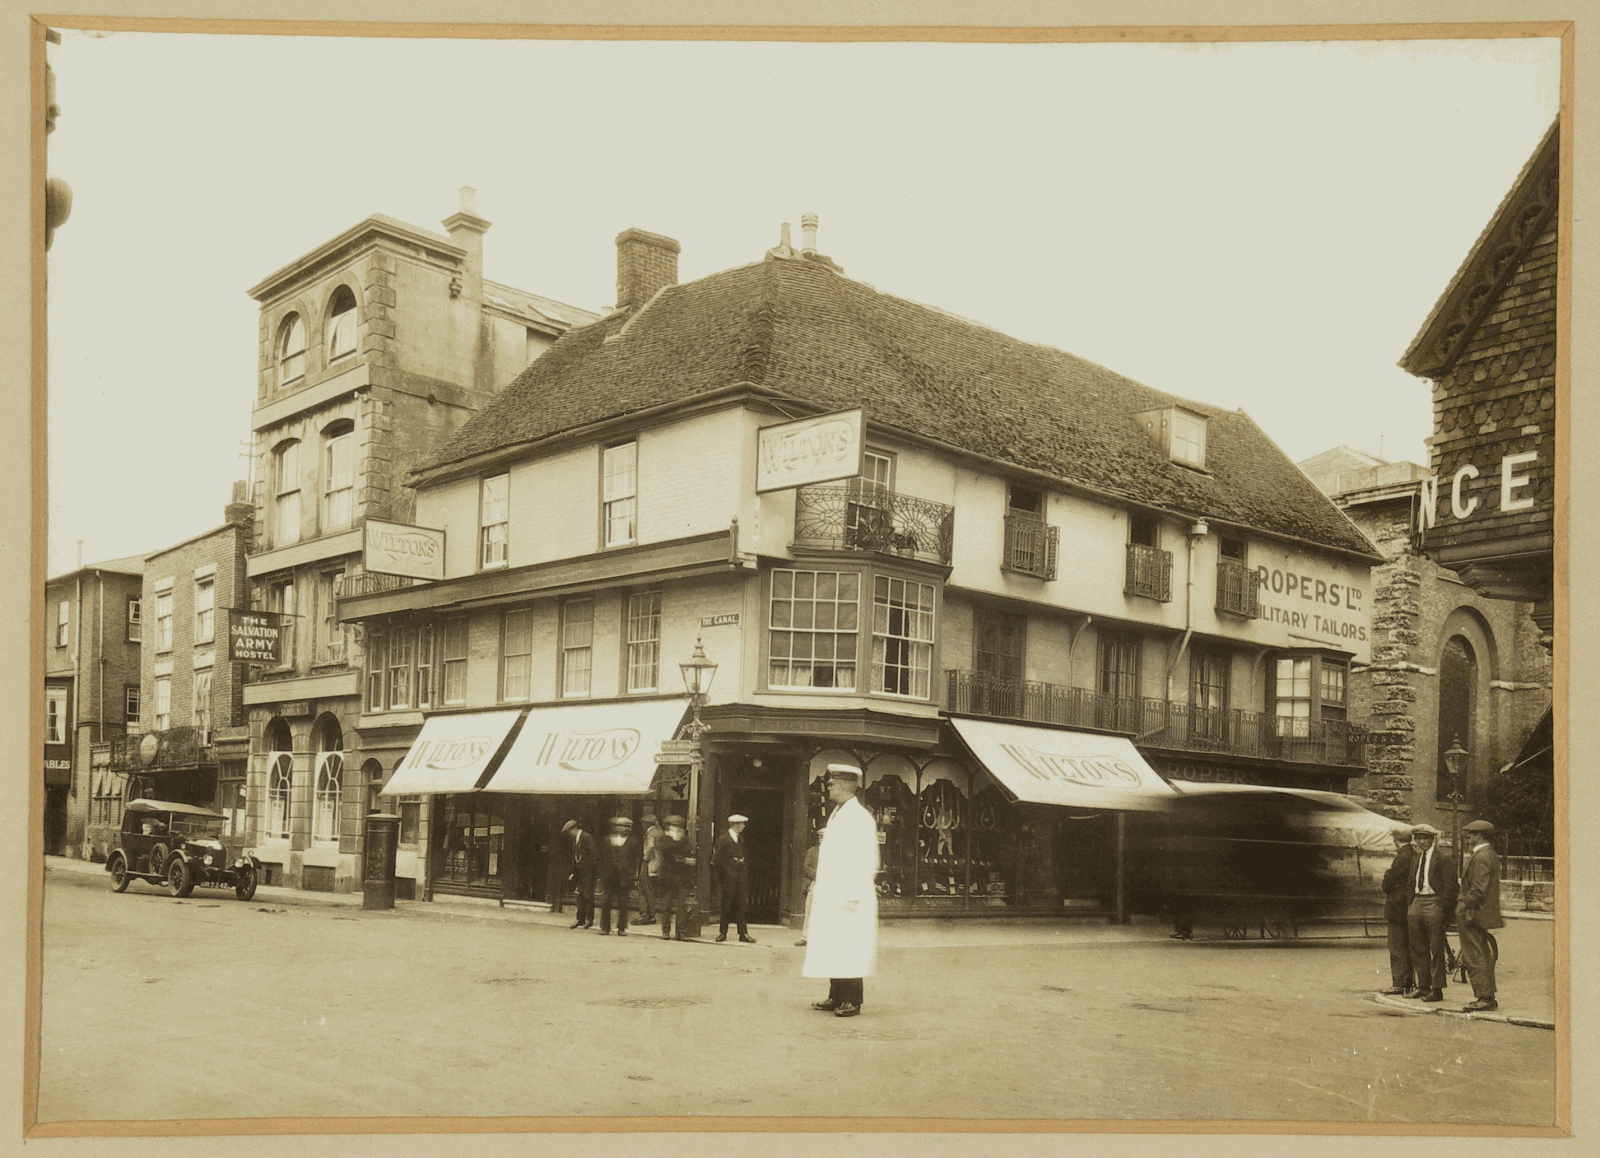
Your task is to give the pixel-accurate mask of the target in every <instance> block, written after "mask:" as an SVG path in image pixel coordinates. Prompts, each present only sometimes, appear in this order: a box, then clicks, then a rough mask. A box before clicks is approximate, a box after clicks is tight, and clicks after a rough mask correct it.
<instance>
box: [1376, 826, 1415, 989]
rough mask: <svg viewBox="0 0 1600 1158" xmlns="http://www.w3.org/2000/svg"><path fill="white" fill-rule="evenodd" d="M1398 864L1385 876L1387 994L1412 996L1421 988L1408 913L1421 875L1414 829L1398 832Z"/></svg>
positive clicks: (1395, 850)
mask: <svg viewBox="0 0 1600 1158" xmlns="http://www.w3.org/2000/svg"><path fill="white" fill-rule="evenodd" d="M1394 844H1395V848H1394V863H1393V864H1391V865H1390V866H1389V871H1388V872H1386V873H1384V874H1383V919H1384V923H1385V924H1386V925H1387V926H1388V930H1389V982H1390V985H1389V988H1388V989H1385V990H1384V993H1386V994H1389V995H1391V996H1399V997H1409V996H1411V991H1412V990H1413V989H1415V988H1416V987H1417V983H1416V981H1415V980H1414V974H1413V972H1412V968H1411V929H1410V918H1409V917H1408V916H1407V914H1406V910H1408V909H1409V908H1410V907H1411V891H1412V887H1413V883H1414V878H1415V877H1416V875H1417V852H1416V849H1414V848H1412V846H1411V829H1409V828H1397V829H1395V830H1394Z"/></svg>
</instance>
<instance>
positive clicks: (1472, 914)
mask: <svg viewBox="0 0 1600 1158" xmlns="http://www.w3.org/2000/svg"><path fill="white" fill-rule="evenodd" d="M1461 835H1462V836H1463V837H1464V838H1465V839H1466V844H1467V848H1468V849H1469V850H1470V851H1469V853H1468V854H1467V863H1466V867H1465V868H1464V869H1463V871H1462V873H1461V896H1460V899H1459V900H1458V901H1457V902H1456V929H1457V930H1458V931H1459V932H1460V934H1461V963H1462V965H1464V966H1466V970H1467V980H1468V981H1470V982H1472V996H1473V1000H1472V1001H1470V1002H1468V1003H1467V1004H1466V1005H1464V1006H1462V1007H1461V1008H1462V1011H1463V1012H1465V1013H1485V1012H1488V1011H1489V1010H1491V1009H1498V1008H1499V1007H1500V1005H1499V1002H1497V1001H1495V999H1494V959H1495V948H1494V944H1493V942H1494V937H1493V936H1492V935H1491V934H1490V932H1489V930H1490V929H1503V928H1504V927H1505V923H1506V922H1505V918H1503V917H1501V915H1500V857H1499V856H1498V855H1497V854H1496V853H1495V851H1494V845H1492V844H1490V843H1489V838H1490V837H1491V836H1493V835H1494V825H1492V824H1490V823H1489V822H1488V821H1487V820H1474V821H1473V822H1472V823H1471V824H1469V825H1467V826H1466V827H1465V828H1463V829H1462V830H1461Z"/></svg>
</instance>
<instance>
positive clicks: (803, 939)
mask: <svg viewBox="0 0 1600 1158" xmlns="http://www.w3.org/2000/svg"><path fill="white" fill-rule="evenodd" d="M805 943H806V939H805V938H804V937H801V938H800V939H799V940H798V941H796V942H795V944H796V945H797V946H798V945H804V944H805Z"/></svg>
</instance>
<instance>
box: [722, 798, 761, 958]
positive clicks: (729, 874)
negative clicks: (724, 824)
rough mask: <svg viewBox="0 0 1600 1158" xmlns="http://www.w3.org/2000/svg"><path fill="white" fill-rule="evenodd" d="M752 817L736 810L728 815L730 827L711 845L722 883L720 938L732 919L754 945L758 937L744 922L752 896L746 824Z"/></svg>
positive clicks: (726, 936) (740, 936) (741, 937)
mask: <svg viewBox="0 0 1600 1158" xmlns="http://www.w3.org/2000/svg"><path fill="white" fill-rule="evenodd" d="M749 821H750V818H749V817H748V816H741V815H739V813H737V812H735V813H734V814H733V815H732V816H730V817H728V831H727V832H724V833H723V834H722V835H721V836H719V837H717V843H716V844H714V845H712V846H711V867H712V868H713V869H715V870H716V872H717V879H718V880H719V881H721V883H722V931H721V932H719V933H718V934H717V940H719V941H726V940H727V939H728V922H729V921H732V922H733V923H734V924H736V925H737V926H738V928H739V940H741V941H743V942H745V943H746V944H749V945H754V944H755V943H756V939H755V938H754V937H752V936H751V935H750V930H749V928H748V927H747V926H746V925H745V923H744V910H745V903H746V901H748V900H749V897H750V863H749V857H748V853H749V851H750V849H749V846H748V845H746V844H745V841H744V826H745V825H746V824H747V823H749Z"/></svg>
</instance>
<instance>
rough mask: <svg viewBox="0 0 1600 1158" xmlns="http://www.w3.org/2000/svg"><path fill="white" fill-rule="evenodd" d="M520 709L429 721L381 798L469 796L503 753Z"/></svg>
mask: <svg viewBox="0 0 1600 1158" xmlns="http://www.w3.org/2000/svg"><path fill="white" fill-rule="evenodd" d="M522 712H523V709H521V708H512V709H510V710H502V711H497V712H461V713H458V714H455V715H449V716H429V717H428V719H427V720H426V721H425V722H424V723H423V725H422V731H421V732H420V733H419V734H418V735H417V741H416V743H414V744H412V745H411V751H409V752H407V753H406V758H405V759H404V760H402V761H401V762H400V767H398V768H396V769H395V772H394V775H393V776H391V777H389V783H387V784H385V785H384V786H383V791H382V792H380V793H379V794H378V795H380V796H402V795H411V794H413V793H419V792H471V791H472V790H473V789H474V788H477V787H478V786H479V785H478V781H479V780H480V779H481V778H483V776H484V774H485V773H486V772H488V771H489V769H490V767H491V766H492V763H493V761H494V758H495V757H496V756H497V755H499V754H500V752H501V750H502V749H504V748H505V747H506V741H507V740H508V739H509V738H510V736H511V730H512V728H513V727H514V726H515V725H516V722H517V720H519V719H520V718H521V717H522Z"/></svg>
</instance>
